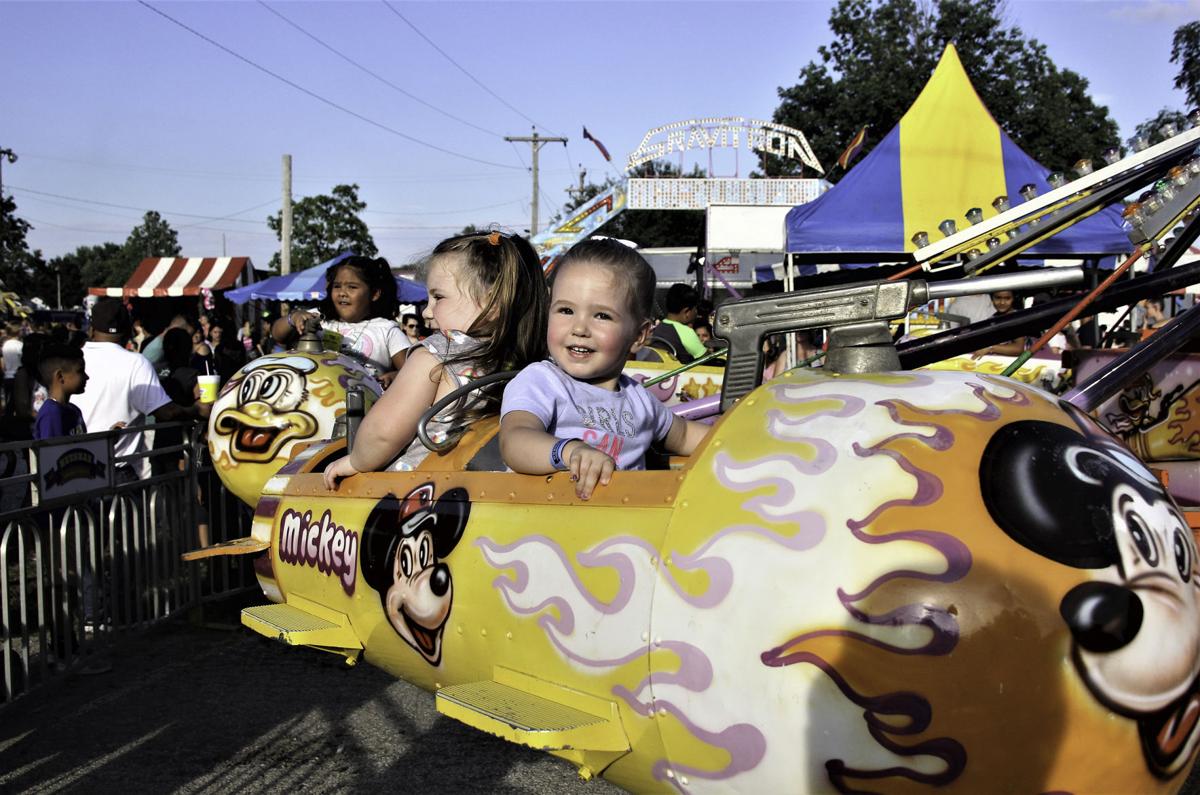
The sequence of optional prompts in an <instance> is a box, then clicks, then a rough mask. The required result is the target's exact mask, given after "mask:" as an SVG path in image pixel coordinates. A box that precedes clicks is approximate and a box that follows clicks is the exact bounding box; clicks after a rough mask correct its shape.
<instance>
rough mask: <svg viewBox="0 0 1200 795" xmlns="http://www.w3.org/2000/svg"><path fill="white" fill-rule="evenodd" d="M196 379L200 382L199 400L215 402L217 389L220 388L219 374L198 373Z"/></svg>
mask: <svg viewBox="0 0 1200 795" xmlns="http://www.w3.org/2000/svg"><path fill="white" fill-rule="evenodd" d="M196 380H197V381H198V382H199V384H200V402H201V403H215V402H216V400H217V390H218V389H220V388H221V376H219V375H215V374H214V375H198V376H196Z"/></svg>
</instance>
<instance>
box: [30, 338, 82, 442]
mask: <svg viewBox="0 0 1200 795" xmlns="http://www.w3.org/2000/svg"><path fill="white" fill-rule="evenodd" d="M38 378H39V380H41V382H42V383H43V384H45V385H46V389H47V391H48V392H49V393H50V394H49V397H48V398H47V399H46V402H45V403H43V404H42V407H41V408H40V409H38V413H37V419H36V420H34V423H33V438H34V439H53V438H56V437H59V436H77V435H80V434H84V433H87V428H86V427H85V426H84V424H83V412H81V411H80V410H79V407H78V406H73V405H71V395H79V394H82V393H83V390H84V388H85V387H86V386H87V381H88V377H87V373H86V372H84V369H83V351H81V350H79V349H78V348H72V347H69V346H67V345H49V346H47V347H46V348H44V349H43V350H42V355H41V360H40V361H39V362H38Z"/></svg>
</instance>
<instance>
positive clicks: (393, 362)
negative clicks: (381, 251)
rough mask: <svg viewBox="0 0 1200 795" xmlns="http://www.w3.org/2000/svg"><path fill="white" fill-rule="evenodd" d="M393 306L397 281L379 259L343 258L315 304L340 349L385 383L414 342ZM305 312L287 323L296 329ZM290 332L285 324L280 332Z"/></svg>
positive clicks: (331, 270) (330, 271)
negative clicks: (409, 337) (399, 321)
mask: <svg viewBox="0 0 1200 795" xmlns="http://www.w3.org/2000/svg"><path fill="white" fill-rule="evenodd" d="M396 307H397V301H396V279H395V277H394V276H392V269H391V267H390V266H389V265H388V263H387V260H385V259H383V258H382V257H379V258H377V259H372V258H370V257H357V256H356V257H347V258H346V259H344V260H342V261H341V262H338V263H336V264H334V265H330V266H329V269H328V270H327V271H326V272H325V298H324V299H322V301H321V303H320V304H319V305H318V307H317V308H318V310H319V311H320V314H321V329H322V331H323V332H324V333H326V334H333V335H337V339H336V341H337V347H338V348H339V349H340V350H341V352H342V353H345V354H347V355H348V356H350V357H352V358H354V359H357V360H358V361H360V362H362V364H363V365H364V366H365V367H366V368H367V370H369V371H370V372H371V373H372V374H373V375H374V376H375V377H376V378H377V379H379V382H380V383H381V384H383V386H385V387H386V386H387V385H388V384H390V383H391V382H392V379H393V378H395V376H396V372H397V371H398V370H399V369H400V368H401V367H402V366H403V365H404V357H405V355H406V353H407V351H408V348H409V347H410V346H411V345H412V343H411V342H409V339H408V336H407V335H406V334H405V333H404V331H403V329H401V328H400V325H399V324H398V323H396V321H395V320H394V318H395V316H396ZM309 316H310V315H309V313H307V312H304V311H298V312H293V313H292V314H291V316H290V317H289V318H288V321H290V324H291V326H292V327H293V328H294V329H296V330H297V331H299V330H302V329H303V328H304V322H305V321H306V320H307V319H308V318H309ZM288 331H290V329H288V328H287V327H286V326H285V327H284V332H285V335H284V336H287V335H286V332H288ZM275 336H276V339H279V337H280V336H281V335H280V334H279V333H278V331H277V332H276V335H275ZM282 341H283V340H281V342H282ZM327 347H331V346H328V345H327Z"/></svg>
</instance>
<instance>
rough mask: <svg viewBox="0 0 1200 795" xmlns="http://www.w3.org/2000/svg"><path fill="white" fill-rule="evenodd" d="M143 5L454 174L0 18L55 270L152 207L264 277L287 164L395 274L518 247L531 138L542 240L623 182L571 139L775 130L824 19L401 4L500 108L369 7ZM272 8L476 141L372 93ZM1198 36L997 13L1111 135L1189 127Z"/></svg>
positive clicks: (47, 11)
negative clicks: (701, 119)
mask: <svg viewBox="0 0 1200 795" xmlns="http://www.w3.org/2000/svg"><path fill="white" fill-rule="evenodd" d="M151 3H152V5H153V6H154V7H156V8H159V9H160V10H161V11H163V12H165V13H167V14H169V15H171V16H172V17H174V18H175V19H177V20H179V21H180V22H182V23H184V24H186V25H188V26H190V27H192V28H194V29H195V30H196V31H198V32H200V33H202V34H204V35H205V36H208V37H209V38H211V39H212V40H214V41H216V42H219V43H220V44H221V45H223V46H224V47H226V48H228V49H229V50H232V51H234V52H236V53H238V54H240V55H241V56H243V57H245V58H247V59H249V60H252V61H254V62H256V63H258V64H260V65H262V66H263V67H265V68H267V69H270V70H272V71H274V72H275V73H276V74H278V75H280V76H282V77H284V78H286V79H288V80H290V81H292V82H294V83H296V84H298V85H300V86H303V87H304V88H305V89H307V90H309V91H311V92H314V93H316V94H318V95H320V96H322V97H324V98H325V99H327V100H329V101H331V102H335V103H337V104H338V105H341V106H342V107H344V108H346V109H348V110H351V111H353V112H354V113H357V114H359V115H361V116H363V117H366V118H368V119H370V120H371V121H373V122H376V123H378V124H379V125H383V126H385V127H388V128H390V129H391V130H393V131H397V132H402V133H404V134H406V135H408V136H411V137H413V138H416V139H420V140H422V141H425V142H427V143H430V144H433V145H435V146H437V147H440V148H442V149H445V150H450V151H452V152H455V153H458V154H459V155H465V157H460V156H456V155H453V154H448V153H446V152H441V151H436V150H435V149H431V148H428V147H425V146H421V145H419V144H416V143H414V142H412V141H410V140H406V139H405V138H403V137H401V136H399V135H396V134H394V132H389V131H386V130H384V129H380V127H378V126H375V125H373V124H371V123H369V122H367V121H363V120H361V119H359V118H355V117H354V116H352V115H349V114H347V113H345V112H343V111H340V110H337V109H335V108H333V107H330V106H329V105H328V104H325V103H323V102H321V101H319V100H317V99H314V98H313V97H311V96H308V95H306V94H304V93H301V92H300V91H298V90H296V89H294V88H292V87H289V86H288V85H285V84H284V83H282V82H279V81H278V80H276V79H274V78H272V77H270V76H268V75H266V74H264V73H262V72H261V71H259V70H257V69H255V68H253V67H251V66H249V65H247V64H246V63H244V62H242V61H240V60H238V59H237V58H235V57H234V56H232V55H230V54H229V53H227V52H225V51H222V50H220V49H218V48H217V47H215V46H213V45H212V44H210V43H208V42H205V41H203V40H201V39H200V38H198V37H197V36H195V35H193V34H192V33H189V32H187V31H186V30H184V29H182V28H181V27H178V26H177V25H175V24H173V23H171V22H170V21H168V20H167V19H164V18H163V17H162V16H159V15H158V14H156V13H154V12H153V11H152V10H150V9H148V8H146V7H145V6H143V5H139V4H138V3H135V2H89V3H59V2H0V41H2V43H3V44H2V46H0V73H2V74H4V75H6V76H7V78H8V79H6V81H5V84H4V88H3V108H4V111H3V113H0V146H3V147H7V148H10V149H13V150H14V151H16V153H17V154H18V156H19V158H20V159H19V160H18V162H17V163H15V164H12V165H9V164H8V163H4V165H3V180H4V190H5V191H6V192H9V191H10V190H11V193H12V195H14V196H15V197H16V200H17V204H18V208H19V209H18V212H19V214H20V215H21V216H22V217H25V218H26V219H27V220H29V221H30V222H31V223H32V224H33V225H34V227H35V229H34V231H33V232H32V233H31V234H30V241H31V243H32V245H33V246H35V247H38V248H41V249H42V250H43V252H44V253H45V254H46V255H47V256H55V255H58V254H62V253H66V252H69V251H71V250H73V249H74V248H75V247H76V246H79V245H82V244H96V243H101V242H104V241H106V240H112V241H116V242H121V241H122V240H124V238H125V236H126V235H127V234H128V232H129V230H130V229H131V228H132V227H133V226H134V225H135V224H137V223H138V221H139V219H140V216H141V213H142V212H143V211H144V210H146V209H156V210H158V211H160V212H162V213H163V214H164V215H165V216H166V217H167V218H168V219H169V220H170V221H171V223H172V225H173V226H174V227H175V228H176V229H177V230H179V233H180V242H181V244H182V245H183V249H184V253H185V254H186V255H189V256H219V255H220V254H221V253H222V246H224V249H225V251H226V252H227V253H228V254H229V255H231V256H232V255H249V256H251V257H252V258H253V259H254V262H255V263H256V264H258V265H259V266H260V267H261V266H265V265H266V263H267V261H268V260H269V259H270V256H271V253H272V252H273V251H275V250H276V248H277V245H278V244H277V242H276V241H275V238H274V235H273V234H272V233H271V232H270V231H269V230H268V229H267V227H266V223H265V220H264V219H265V217H266V215H267V214H269V213H271V212H275V211H276V210H277V209H278V207H279V197H280V176H279V174H280V157H281V155H282V154H283V153H290V154H291V155H292V157H293V167H294V186H293V194H294V195H295V196H296V197H297V198H299V197H301V196H304V195H310V194H314V193H322V192H328V191H329V189H330V188H332V187H333V186H334V185H335V184H338V183H339V182H357V183H358V184H359V185H360V196H361V198H363V199H364V200H365V201H366V202H367V204H368V209H367V211H366V213H365V214H364V218H365V219H366V221H367V222H368V224H369V225H370V227H371V230H372V233H373V234H374V237H375V241H376V244H377V245H378V246H379V248H380V251H381V253H382V254H383V255H384V256H387V257H388V258H389V259H390V260H391V261H392V263H393V264H400V263H403V262H406V261H408V260H410V259H411V258H413V257H415V256H419V255H420V254H421V253H423V252H426V251H428V250H429V249H430V248H431V247H432V246H433V244H435V243H436V242H437V241H438V240H439V239H441V238H442V237H445V236H447V235H449V234H452V233H453V232H455V231H457V230H458V229H459V228H461V227H462V226H463V225H464V224H466V223H476V224H486V223H489V222H497V223H500V224H503V225H505V226H510V227H512V228H517V229H524V228H526V227H527V226H528V223H529V199H530V179H529V176H528V173H527V171H526V170H525V169H526V167H527V165H528V162H529V147H528V145H523V144H519V145H513V144H509V143H506V142H504V141H503V140H502V137H503V136H504V135H528V134H529V132H530V122H529V119H532V120H534V121H536V122H537V123H538V125H539V126H541V125H544V127H542V128H541V131H542V132H543V133H544V134H560V135H565V136H567V137H568V138H570V142H569V144H568V146H567V147H565V148H564V147H563V146H561V145H557V144H554V145H547V146H546V147H545V148H543V150H542V158H541V166H542V193H543V198H542V202H541V204H542V209H541V220H542V223H543V224H544V223H545V221H546V219H547V218H548V217H549V216H550V214H551V213H552V212H553V210H554V209H556V208H557V207H558V206H559V205H561V203H562V202H563V201H564V200H565V199H566V193H565V192H564V191H565V189H566V188H567V187H568V186H569V185H570V184H572V183H573V182H574V181H576V180H577V179H578V174H577V169H578V167H579V164H582V165H583V167H585V168H586V169H587V170H588V176H589V179H597V180H598V179H600V178H602V177H603V176H604V175H605V174H609V173H614V171H613V170H612V169H611V168H609V169H606V166H605V163H604V162H603V160H602V159H601V158H600V156H599V154H598V153H597V151H596V150H595V148H594V147H593V146H592V144H591V143H590V142H587V141H584V140H582V139H581V137H580V132H581V130H580V128H581V127H582V126H583V125H587V127H588V128H589V130H590V131H591V132H592V133H593V134H594V135H595V136H596V137H598V138H600V139H601V140H602V141H603V142H604V143H605V145H606V146H607V147H608V149H609V150H610V151H611V152H612V153H613V156H614V160H615V161H617V162H618V163H620V162H621V161H623V160H624V157H625V155H626V154H627V153H628V152H630V151H631V150H633V149H634V148H635V147H636V146H637V144H638V142H639V141H640V140H641V137H642V135H643V134H644V133H645V131H646V130H647V129H649V128H651V127H654V126H657V125H659V124H664V123H667V122H671V121H677V120H681V119H686V118H692V117H696V116H719V115H740V116H745V117H749V118H762V119H769V118H770V116H771V113H772V111H773V110H774V108H775V106H776V105H777V103H778V100H777V96H776V88H777V87H778V86H781V85H790V84H792V83H794V82H795V80H796V76H797V74H798V72H799V70H800V68H801V67H802V66H803V65H804V64H805V63H807V62H808V61H810V60H812V59H815V58H816V57H817V51H816V50H817V47H818V46H819V45H820V44H822V43H825V42H827V41H829V40H830V38H831V37H830V34H829V31H828V27H827V20H828V16H829V9H830V7H831V5H832V3H831V2H795V3H767V2H761V3H760V2H739V3H720V2H664V3H618V2H555V3H509V2H492V3H482V2H480V3H448V2H447V3H399V2H397V3H395V8H396V9H397V10H398V11H399V12H400V13H401V14H402V15H403V16H404V17H405V18H407V20H409V21H410V22H411V23H412V24H413V25H415V26H416V27H417V28H419V29H420V31H421V32H422V33H423V34H424V35H425V36H426V37H428V39H429V40H432V42H433V43H434V44H436V45H437V47H440V48H441V49H442V50H443V51H445V53H447V54H448V55H449V56H450V57H451V58H453V59H454V61H456V62H457V63H458V64H459V65H461V67H462V68H463V69H465V70H466V72H469V73H470V75H471V76H473V78H474V80H478V81H479V83H482V84H483V85H484V86H486V87H487V89H490V91H491V92H494V94H495V95H498V96H499V98H500V99H497V98H496V97H495V96H492V95H491V94H489V93H487V92H486V91H485V90H484V89H483V88H481V87H480V86H479V85H478V84H477V83H476V82H474V80H473V79H472V77H469V76H468V75H467V74H464V72H463V71H460V70H459V69H458V68H456V67H455V66H454V65H453V64H452V63H450V62H449V61H448V60H447V59H446V58H445V57H443V55H441V54H439V52H438V51H437V50H436V49H434V47H433V46H431V45H430V44H429V43H428V42H427V41H426V40H424V39H422V38H421V37H420V36H419V35H418V34H417V33H416V32H414V30H413V28H412V27H410V26H409V25H408V24H406V22H405V21H404V19H401V18H400V16H398V15H396V14H395V13H393V12H392V11H391V10H390V9H389V8H388V6H386V5H384V4H383V3H381V2H353V3H351V2H337V3H333V2H286V3H278V2H274V0H270V2H269V3H268V7H264V6H263V5H261V4H259V3H257V2H248V1H246V2H205V3H195V2H158V0H151ZM269 9H270V10H269ZM272 10H274V11H276V12H278V14H282V15H283V16H285V17H287V19H289V20H291V21H292V22H294V23H295V24H296V25H299V26H301V27H302V28H304V29H305V30H307V31H308V32H309V33H311V34H312V35H314V36H317V37H319V38H320V39H321V40H323V41H324V42H326V43H327V44H329V45H330V46H332V47H334V48H336V49H337V50H338V51H339V52H341V53H343V54H344V55H345V56H347V57H349V58H351V59H353V60H355V61H357V62H358V63H360V64H361V65H363V66H365V67H366V68H368V69H370V70H371V71H373V72H375V73H376V74H378V75H380V76H381V77H383V78H384V79H386V80H387V81H389V82H390V83H392V84H394V85H395V86H398V87H399V88H401V89H403V90H405V91H407V92H409V93H411V94H413V95H416V96H417V97H419V98H421V99H423V100H424V101H426V102H428V103H430V104H432V105H435V106H437V107H438V108H440V109H441V110H442V111H445V112H446V113H449V114H452V115H454V116H457V117H459V118H460V119H462V120H464V121H466V122H469V123H470V124H471V125H475V126H474V127H473V126H469V125H468V124H464V123H461V122H460V121H455V120H453V119H450V118H448V117H447V116H446V115H443V114H442V113H439V112H437V111H435V110H431V109H430V108H428V107H426V106H424V105H421V104H418V103H417V102H415V101H413V100H412V99H410V98H409V97H407V96H405V95H403V94H402V93H400V92H399V91H397V90H395V89H394V88H392V87H389V86H388V85H385V84H384V83H383V82H380V81H379V80H377V79H375V78H373V77H371V76H369V75H367V74H365V73H364V72H362V71H360V70H359V69H357V68H355V67H354V66H352V65H351V64H349V63H347V62H346V61H345V60H343V59H341V58H339V57H338V56H337V55H335V54H334V53H332V52H330V51H329V50H327V49H325V48H323V47H322V46H321V45H320V44H318V43H316V42H314V41H313V40H312V39H311V38H309V37H307V36H305V35H304V34H303V33H301V32H299V31H298V30H296V29H295V28H294V27H292V26H289V25H288V23H287V22H285V21H283V20H282V19H280V18H279V16H277V15H275V14H273V13H272ZM1196 18H1200V0H1191V1H1190V2H1154V1H1152V2H1057V1H1052V0H1043V1H1039V2H1034V1H1031V0H1026V1H1024V2H1021V1H1019V0H1018V1H1016V2H1010V5H1009V6H1008V9H1007V19H1008V21H1009V22H1011V23H1012V24H1016V25H1017V26H1019V27H1020V28H1022V30H1024V31H1025V33H1026V34H1027V35H1029V36H1031V37H1033V38H1036V39H1038V40H1039V41H1041V42H1042V43H1044V44H1045V45H1046V46H1047V48H1048V51H1049V54H1050V56H1051V57H1052V58H1053V59H1054V60H1055V61H1056V62H1057V63H1058V64H1059V65H1060V66H1063V67H1066V68H1070V69H1073V70H1075V71H1077V72H1079V73H1080V74H1082V75H1083V76H1084V77H1086V78H1087V79H1088V80H1089V81H1090V82H1091V92H1092V96H1093V98H1094V99H1095V100H1096V101H1097V102H1099V103H1101V104H1105V105H1107V106H1108V107H1109V109H1110V112H1111V113H1112V115H1113V117H1114V118H1115V119H1116V120H1117V122H1118V124H1119V125H1120V127H1121V132H1122V135H1123V137H1128V135H1129V133H1130V132H1132V130H1133V128H1134V127H1135V126H1136V125H1137V124H1138V123H1139V122H1141V121H1142V120H1144V119H1146V118H1148V117H1150V116H1152V115H1154V113H1156V112H1157V111H1158V110H1159V109H1160V108H1162V107H1164V106H1170V107H1174V108H1179V109H1182V108H1183V104H1184V97H1183V94H1182V92H1180V91H1176V90H1175V89H1174V88H1172V82H1173V76H1174V74H1175V71H1176V70H1175V69H1174V68H1173V66H1172V65H1171V63H1170V61H1169V57H1170V39H1171V33H1172V32H1173V31H1174V29H1175V28H1176V27H1177V26H1179V25H1180V24H1183V23H1184V22H1187V21H1189V20H1191V19H1196ZM476 127H480V128H483V129H484V130H485V131H481V130H480V129H476ZM804 132H805V133H806V134H807V135H808V136H809V137H810V138H818V137H819V136H820V135H821V134H822V131H821V130H820V129H811V130H805V131H804ZM468 158H474V160H472V159H468ZM476 160H482V161H486V163H480V162H476ZM747 160H748V158H743V164H742V168H743V172H745V170H746V169H747V167H748V164H747V162H746V161H747ZM618 167H619V166H618ZM31 191H39V192H40V193H32V192H31ZM46 194H52V195H46ZM214 219H216V220H214Z"/></svg>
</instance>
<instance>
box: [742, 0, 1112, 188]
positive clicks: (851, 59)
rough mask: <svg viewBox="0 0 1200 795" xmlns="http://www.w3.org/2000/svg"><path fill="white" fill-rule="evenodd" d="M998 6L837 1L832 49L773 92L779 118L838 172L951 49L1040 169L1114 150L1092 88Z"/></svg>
mask: <svg viewBox="0 0 1200 795" xmlns="http://www.w3.org/2000/svg"><path fill="white" fill-rule="evenodd" d="M1002 9H1003V2H1002V0H941V2H937V3H934V4H932V5H925V4H923V3H921V4H919V3H918V2H916V0H839V2H838V4H837V6H836V7H835V8H834V9H833V11H832V12H830V16H829V27H830V30H831V31H832V32H833V36H834V40H833V42H832V43H831V44H829V45H828V46H822V47H820V48H818V53H819V54H820V59H819V61H813V62H810V63H808V64H807V65H805V66H804V67H803V68H802V69H801V70H800V79H799V82H798V83H796V85H793V86H785V87H780V88H779V98H780V104H779V107H778V108H777V109H776V111H775V117H774V118H775V121H777V122H779V123H781V124H787V125H789V126H792V127H796V128H797V129H800V130H802V131H804V132H805V134H806V135H808V137H809V142H810V143H811V144H812V146H813V150H814V152H815V153H816V155H817V159H818V160H820V161H821V163H822V165H824V166H825V167H826V168H827V169H831V170H832V171H834V172H837V171H838V170H837V169H833V168H832V167H833V166H834V164H835V162H836V159H837V156H838V155H839V154H840V153H841V151H842V149H843V148H845V146H846V144H847V143H849V141H850V139H851V138H853V136H854V134H855V133H856V132H857V131H858V130H859V128H860V127H862V126H863V125H864V124H867V125H870V129H869V131H868V137H867V145H866V148H867V149H869V148H870V147H871V146H873V145H874V144H876V143H878V142H879V140H880V138H882V137H883V136H884V135H886V134H887V133H888V131H890V130H891V129H892V127H894V126H895V125H896V123H897V122H899V120H900V117H901V116H902V115H903V114H904V112H905V111H906V110H907V109H908V107H909V106H910V105H911V104H912V103H913V101H914V100H915V99H916V98H917V95H918V94H919V93H920V91H921V89H922V88H923V87H924V85H925V83H926V82H927V81H928V79H929V76H930V75H931V74H932V73H933V69H934V67H935V66H936V65H937V61H938V58H940V57H941V53H942V51H943V49H944V48H945V46H946V45H947V44H949V43H953V44H954V45H955V46H956V48H957V50H958V55H959V58H960V59H961V60H962V63H963V67H964V68H965V69H966V71H967V74H968V75H970V77H971V80H972V83H973V84H974V86H975V89H976V90H977V91H978V92H979V95H980V98H981V99H982V100H983V102H984V104H985V105H987V107H988V109H989V110H990V111H991V113H992V116H993V117H994V118H995V119H996V121H997V122H998V123H999V124H1000V126H1001V127H1002V128H1003V129H1004V131H1005V132H1007V133H1008V134H1009V136H1011V137H1012V138H1013V140H1014V141H1015V142H1016V143H1017V145H1018V146H1020V147H1021V148H1022V149H1024V150H1025V151H1026V152H1028V153H1029V154H1030V155H1031V156H1033V157H1034V158H1036V159H1037V160H1038V161H1039V162H1041V163H1042V164H1043V165H1045V166H1046V167H1048V168H1050V169H1061V170H1065V169H1067V168H1069V167H1070V166H1071V165H1072V164H1073V163H1075V161H1076V160H1078V159H1079V158H1081V157H1092V158H1095V157H1098V156H1099V154H1100V153H1101V152H1102V151H1104V150H1105V149H1106V148H1108V147H1110V146H1113V145H1115V144H1116V143H1117V142H1118V134H1117V125H1116V123H1115V122H1114V121H1113V120H1112V118H1110V117H1109V115H1108V109H1107V108H1105V107H1103V106H1099V105H1096V104H1095V102H1094V101H1093V100H1092V99H1091V97H1090V96H1089V95H1088V92H1087V88H1088V81H1087V80H1086V79H1085V78H1083V77H1082V76H1080V75H1078V74H1076V73H1075V72H1072V71H1070V70H1069V69H1060V68H1059V67H1058V66H1056V65H1055V64H1054V62H1053V61H1052V60H1051V59H1050V57H1049V55H1048V54H1047V52H1046V48H1045V46H1044V45H1042V44H1041V43H1039V42H1037V41H1036V40H1034V39H1030V38H1027V37H1026V36H1025V34H1024V33H1023V32H1022V31H1021V29H1020V28H1017V27H1012V26H1008V25H1006V24H1005V23H1004V21H1003V19H1002V18H1001V17H1002ZM947 123H948V124H953V120H952V119H948V120H947ZM760 163H761V167H762V169H763V171H764V173H766V174H767V175H770V176H775V175H783V174H792V173H796V171H797V170H798V168H799V165H798V164H795V163H792V162H791V161H786V160H783V159H782V158H778V157H774V156H769V155H764V156H762V157H761V158H760ZM830 176H831V178H832V179H834V180H836V178H837V177H838V176H840V173H833V174H831V175H830Z"/></svg>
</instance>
